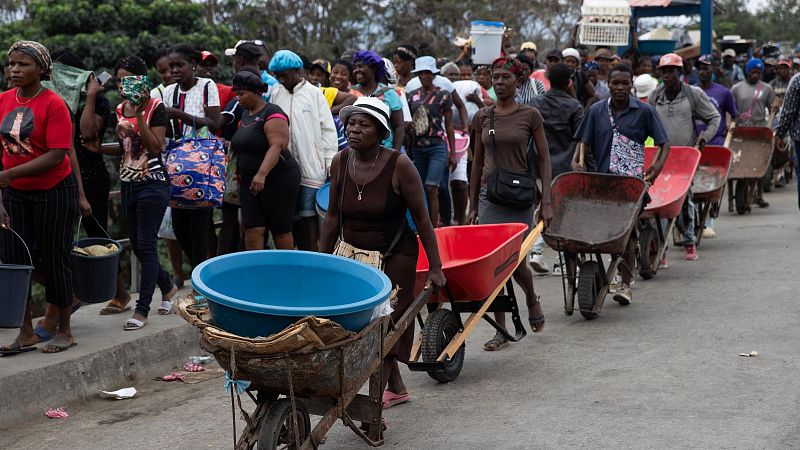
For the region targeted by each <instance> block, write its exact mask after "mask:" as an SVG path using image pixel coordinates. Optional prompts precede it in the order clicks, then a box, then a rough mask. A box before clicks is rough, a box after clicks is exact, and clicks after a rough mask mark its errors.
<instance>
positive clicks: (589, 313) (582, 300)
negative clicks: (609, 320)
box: [578, 261, 603, 320]
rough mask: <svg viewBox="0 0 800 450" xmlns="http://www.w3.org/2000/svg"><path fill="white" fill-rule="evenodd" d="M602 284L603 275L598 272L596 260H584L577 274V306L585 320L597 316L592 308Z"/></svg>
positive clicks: (598, 266)
mask: <svg viewBox="0 0 800 450" xmlns="http://www.w3.org/2000/svg"><path fill="white" fill-rule="evenodd" d="M602 284H603V276H602V275H601V274H600V265H599V264H597V261H584V262H583V263H582V264H581V267H580V273H579V274H578V307H580V311H581V315H582V316H583V318H584V319H586V320H593V319H596V318H597V316H598V314H597V313H596V312H593V310H594V303H595V300H596V297H597V294H598V293H599V292H600V286H601V285H602Z"/></svg>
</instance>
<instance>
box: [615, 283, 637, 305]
mask: <svg viewBox="0 0 800 450" xmlns="http://www.w3.org/2000/svg"><path fill="white" fill-rule="evenodd" d="M631 300H633V290H632V289H631V287H630V286H625V285H624V284H623V285H620V287H619V289H617V291H616V292H614V301H615V302H617V303H619V304H620V305H622V306H627V305H630V304H631Z"/></svg>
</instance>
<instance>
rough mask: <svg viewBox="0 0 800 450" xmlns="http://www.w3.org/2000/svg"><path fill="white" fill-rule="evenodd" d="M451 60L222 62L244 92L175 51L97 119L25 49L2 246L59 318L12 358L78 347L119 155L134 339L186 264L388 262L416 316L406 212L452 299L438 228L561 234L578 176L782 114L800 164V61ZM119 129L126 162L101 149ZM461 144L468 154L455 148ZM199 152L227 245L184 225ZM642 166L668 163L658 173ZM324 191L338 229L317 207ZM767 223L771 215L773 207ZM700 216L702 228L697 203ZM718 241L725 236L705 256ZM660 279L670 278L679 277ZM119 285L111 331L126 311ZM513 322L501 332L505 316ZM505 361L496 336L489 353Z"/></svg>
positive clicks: (650, 175)
mask: <svg viewBox="0 0 800 450" xmlns="http://www.w3.org/2000/svg"><path fill="white" fill-rule="evenodd" d="M512 50H513V49H512ZM454 54H458V56H457V57H455V58H454V59H453V60H450V59H448V58H446V57H443V56H445V55H436V54H435V52H434V51H433V50H432V49H431V48H430V47H428V46H426V45H420V46H417V45H412V44H404V45H400V46H398V47H397V48H395V49H393V51H392V52H390V54H385V55H383V56H382V55H380V54H378V53H376V52H374V51H371V50H353V51H348V52H346V53H345V54H343V55H340V56H339V57H338V59H334V60H333V61H332V62H331V61H330V60H328V59H324V58H313V59H312V58H311V57H310V56H312V55H303V54H302V52H294V51H291V50H279V51H276V52H275V53H272V51H271V50H270V49H269V47H268V46H267V45H266V44H265V43H264V42H262V41H259V40H243V41H239V42H238V43H236V45H235V46H233V47H231V48H229V49H227V50H226V51H225V56H226V57H228V58H230V63H231V64H232V67H233V70H234V72H235V75H234V76H233V79H232V83H231V84H230V85H227V84H225V83H222V82H221V80H219V79H218V77H217V69H218V68H219V65H220V64H221V58H220V56H219V55H215V54H214V53H211V52H209V51H205V50H203V49H196V48H194V47H192V46H190V45H187V44H177V45H175V46H173V47H170V48H165V49H160V50H158V51H156V52H155V53H153V54H152V55H138V56H137V55H131V56H129V57H127V58H124V59H122V60H121V61H119V63H118V64H117V66H116V67H115V69H114V73H113V74H112V77H113V80H114V83H109V84H105V85H103V84H101V83H100V82H99V81H98V80H97V78H96V77H94V75H91V76H89V78H88V81H87V82H86V85H85V89H83V94H82V95H83V96H84V98H83V101H81V102H80V105H81V106H80V107H79V108H70V106H69V105H68V104H67V103H65V101H64V99H62V97H60V96H59V94H58V93H57V92H54V91H53V90H51V89H48V88H46V87H45V86H44V85H43V84H42V83H43V82H45V81H46V80H48V79H50V77H51V76H52V74H53V70H54V65H53V63H54V62H58V63H60V64H62V65H66V66H71V67H74V68H78V69H84V70H86V67H85V65H84V63H83V61H82V60H81V57H80V55H76V54H74V53H73V52H71V51H69V50H66V49H64V50H59V51H56V52H53V53H52V54H51V53H50V52H49V51H48V49H46V48H45V47H44V46H42V45H41V44H39V43H37V42H32V41H20V42H17V43H15V44H14V45H13V46H12V47H11V48H10V50H9V51H8V64H7V66H6V79H7V81H8V83H9V89H8V90H7V91H5V92H4V93H2V94H0V140H1V141H2V146H3V152H2V168H3V170H2V171H0V192H1V193H2V204H0V226H2V227H4V228H12V229H13V230H15V231H17V232H18V233H20V235H21V236H22V239H23V240H24V241H25V242H26V243H27V244H28V245H29V246H30V247H31V248H33V249H35V253H36V255H37V257H36V258H35V266H36V268H37V269H38V270H37V272H39V276H40V278H39V279H41V280H42V282H43V284H44V285H45V291H46V300H47V303H48V306H47V310H46V313H45V316H44V318H43V319H42V320H41V321H40V322H39V323H38V324H36V326H34V324H33V323H32V321H31V317H30V307H28V309H27V314H26V318H25V322H24V325H23V326H22V328H21V329H20V333H19V336H18V338H17V339H16V340H15V342H13V343H11V344H9V345H5V346H3V347H2V348H0V352H2V353H4V354H12V353H19V352H23V351H27V350H30V349H32V348H34V346H35V345H36V344H38V343H47V344H46V346H45V347H43V351H45V352H48V353H54V352H60V351H64V350H67V349H68V348H70V347H71V346H73V345H75V343H76V340H75V338H74V337H73V335H72V331H71V328H70V315H71V313H72V312H74V311H75V310H76V309H77V308H78V307H79V306H80V304H81V303H80V299H78V298H74V295H73V288H72V285H73V283H72V272H71V270H70V263H69V258H70V256H69V255H70V250H71V246H72V238H71V237H72V235H73V230H74V226H75V221H76V219H77V217H78V216H79V215H82V216H84V217H88V216H92V217H93V218H94V219H95V220H91V221H90V220H87V221H85V223H87V225H86V231H87V233H88V234H89V235H90V236H102V235H103V233H104V229H105V228H106V227H107V225H108V201H109V191H110V189H111V185H112V183H111V176H112V175H111V174H110V173H109V171H108V170H107V168H106V164H105V160H104V158H105V157H106V155H108V156H109V157H112V156H113V157H115V158H118V162H117V164H118V167H119V170H118V173H117V174H116V175H114V176H118V177H119V182H120V185H121V194H122V195H121V197H122V211H123V213H124V215H125V220H126V225H127V232H128V235H129V236H130V241H131V248H132V250H133V252H134V253H135V255H136V256H137V258H138V260H139V262H140V263H141V279H140V280H139V286H138V292H139V297H138V300H137V301H136V304H135V308H134V310H133V312H132V314H131V316H130V317H129V318H127V319H126V321H125V323H124V325H123V328H124V329H125V330H129V331H134V330H138V329H141V328H142V327H144V326H145V325H146V324H147V321H148V316H149V314H150V308H151V303H152V299H153V297H154V296H155V295H156V292H155V291H156V288H158V291H159V293H160V303H159V304H158V308H157V313H158V314H169V313H170V312H171V311H172V309H173V301H174V300H175V295H176V293H177V290H178V288H180V287H181V286H183V283H184V278H185V274H184V273H183V269H182V265H183V257H184V255H185V256H186V257H187V259H188V262H189V264H190V266H191V267H193V268H194V267H196V266H197V265H199V264H201V263H202V262H203V261H205V260H207V259H208V258H210V257H212V256H214V255H219V254H225V253H230V252H235V251H241V250H260V249H265V248H278V249H295V248H297V249H300V250H307V251H321V252H328V253H336V254H353V253H354V252H356V253H357V250H363V251H364V252H366V253H369V252H377V254H379V258H378V260H377V261H378V263H376V266H377V267H379V268H381V269H383V270H384V271H385V272H386V273H387V274H388V275H389V277H390V279H391V280H392V282H393V283H394V284H395V285H397V286H399V287H400V290H399V295H398V304H397V305H396V306H395V313H394V314H397V315H398V316H399V315H400V314H402V312H403V311H404V308H405V307H407V306H408V304H410V303H411V301H412V300H413V299H412V297H411V295H412V292H413V285H414V273H415V266H416V259H417V252H418V245H417V238H416V236H415V234H414V232H412V228H411V225H412V224H411V222H410V221H409V218H408V217H409V216H407V213H406V212H407V211H409V212H410V218H411V219H412V220H413V225H414V227H415V229H416V232H417V233H418V235H419V238H420V241H421V243H422V245H423V247H424V248H425V250H426V253H427V257H428V261H429V264H430V271H429V275H428V278H429V283H431V284H433V285H436V286H442V285H443V284H444V283H445V279H444V275H443V273H442V270H441V261H440V258H439V255H438V250H437V246H436V239H435V235H434V228H436V227H442V226H450V225H466V224H474V223H481V224H492V223H511V222H520V223H525V224H529V225H532V224H534V222H535V221H538V220H543V221H544V222H545V223H547V222H548V221H549V219H550V218H551V216H552V212H551V208H550V205H549V199H550V195H549V189H550V183H551V180H552V179H553V178H555V177H556V176H558V175H560V174H563V173H565V172H569V171H572V170H590V171H595V172H600V173H611V174H617V175H628V176H635V177H639V178H643V179H645V180H646V181H652V180H654V179H655V178H656V177H657V176H658V174H659V171H660V170H661V168H662V166H663V164H664V161H665V159H666V157H667V154H668V153H669V147H670V145H680V146H694V147H698V148H700V149H702V148H703V146H704V145H705V144H707V143H708V144H714V145H721V144H722V143H723V142H724V139H725V136H726V130H727V127H728V122H727V121H728V120H733V121H735V122H736V123H737V124H740V125H753V126H767V125H771V123H770V121H771V120H773V118H774V116H775V113H777V112H778V108H779V107H780V105H781V102H782V100H783V97H784V96H785V97H786V99H787V105H786V107H785V110H786V111H785V112H784V113H783V114H781V116H780V119H779V123H777V126H776V128H775V132H776V135H777V136H778V137H779V138H780V139H779V141H780V145H781V146H785V142H784V141H783V138H784V137H787V135H791V137H792V138H793V139H794V141H795V142H800V139H799V138H800V120H799V119H798V114H800V92H798V91H799V90H800V82H798V81H797V79H798V78H797V77H794V78H792V77H793V75H794V74H795V73H797V71H798V69H800V60H798V59H794V60H792V59H789V58H784V57H781V56H779V55H767V54H765V55H762V58H757V57H753V58H751V59H749V60H748V61H747V62H746V64H744V66H743V67H742V66H740V65H739V63H738V62H737V59H736V58H737V55H736V53H735V52H733V51H732V50H725V51H724V52H722V53H721V54H719V53H713V54H708V55H701V56H699V57H697V58H693V59H684V58H682V57H681V56H679V55H677V54H674V53H670V54H666V55H639V54H636V53H635V52H629V53H626V54H625V55H623V56H622V57H620V56H617V55H615V54H613V53H612V51H611V49H609V48H603V47H598V48H596V49H594V52H593V53H591V54H590V53H589V51H588V49H586V48H583V47H580V48H565V49H563V50H558V49H555V50H551V51H549V52H547V53H546V55H545V57H544V58H543V59H542V61H541V62H540V58H539V54H538V49H537V46H536V44H535V43H533V42H525V43H522V45H521V46H520V47H519V49H518V51H509V50H508V49H507V50H506V51H504V54H503V55H502V56H500V57H499V58H497V59H496V60H494V61H493V62H492V63H491V64H486V65H478V64H474V63H473V61H471V60H470V51H469V48H468V46H467V47H465V48H463V49H461V51H460V53H459V52H457V51H456V52H454ZM313 56H314V57H316V56H319V55H313ZM148 64H149V65H148ZM151 74H157V78H158V81H156V80H155V79H154V77H152V76H151ZM112 85H115V86H116V89H117V90H118V91H119V94H120V97H121V98H122V101H121V102H120V103H119V104H118V105H116V106H115V107H113V106H112V105H110V103H109V100H108V98H107V97H106V95H105V94H104V89H112V87H111V86H112ZM107 129H109V130H113V135H114V138H115V139H113V140H114V141H116V142H114V143H113V144H103V141H104V136H105V134H106V130H107ZM464 136H469V138H470V141H471V144H470V146H469V151H461V150H463V149H460V148H458V142H463V137H464ZM189 137H193V138H196V137H201V138H208V139H217V140H219V141H220V142H224V146H225V149H226V153H227V163H226V164H227V167H226V169H227V170H226V171H227V174H226V177H225V178H226V186H225V193H224V197H223V199H222V202H221V206H218V208H217V209H219V210H220V211H221V214H220V215H221V217H222V224H221V227H220V228H219V231H217V227H216V225H215V224H214V220H213V216H214V208H213V207H196V208H186V207H181V206H180V204H176V203H175V202H174V200H175V199H174V198H171V197H172V195H173V194H172V185H173V184H174V182H173V183H171V177H170V164H171V162H170V161H169V158H168V157H167V156H166V155H167V153H166V150H165V149H167V148H170V145H171V144H172V143H175V142H181V141H182V140H183V139H185V138H189ZM457 137H460V138H462V139H461V140H460V139H459V138H457ZM106 140H108V139H106ZM645 145H652V146H656V147H658V152H657V156H656V158H655V160H654V163H653V164H652V165H651V166H650V167H649V168H648V169H647V170H645V167H644V147H645ZM579 155H580V156H579ZM583 155H585V159H584V157H583ZM508 177H516V180H523V181H524V183H523V186H525V189H523V191H524V192H523V191H520V190H519V189H517V190H514V188H508V189H504V188H503V187H502V186H501V185H503V183H504V182H505V180H507V179H508ZM537 180H538V185H540V186H541V187H540V188H538V187H537ZM327 182H329V183H330V199H329V205H328V209H327V217H326V220H325V221H324V223H323V224H322V225H321V221H320V220H319V219H318V217H317V203H316V198H317V193H318V191H319V189H320V188H322V187H323V186H324V185H325V183H327ZM757 204H758V206H760V207H767V206H768V203H767V202H766V201H765V200H764V199H763V197H761V196H760V195H759V197H758V199H757ZM170 205H172V206H170ZM684 207H685V208H687V211H689V212H691V211H692V208H693V207H694V205H693V204H692V202H691V195H689V196H687V200H686V204H685V205H684ZM688 217H689V218H691V220H693V218H694V215H693V214H689V215H688ZM682 229H683V230H685V231H684V235H683V236H681V238H680V241H681V243H682V245H683V247H684V252H685V253H684V255H685V259H686V260H689V261H694V260H697V259H698V258H699V256H698V254H697V250H696V246H695V242H696V240H697V236H694V231H693V230H694V226H692V224H687V226H685V227H683V228H682ZM714 235H715V231H714V229H713V221H712V220H711V219H709V223H708V224H707V228H706V229H705V231H704V237H706V238H713V237H714ZM159 238H160V239H164V240H166V242H167V248H168V250H169V253H170V261H171V267H170V268H169V269H171V270H167V268H164V267H162V266H161V263H160V261H159V256H158V251H157V244H158V240H159ZM543 247H544V242H543V241H542V240H541V238H540V239H539V240H538V242H537V243H536V245H535V247H534V249H533V253H532V254H531V255H530V258H529V262H530V267H531V268H533V270H534V271H535V272H537V273H548V272H551V273H554V274H558V273H560V272H561V270H562V269H561V262H560V261H558V260H557V261H555V262H554V263H553V266H552V268H551V267H550V265H549V264H547V262H546V261H545V259H544V256H543ZM0 250H1V252H0V259H2V261H3V262H6V263H19V264H22V263H25V260H26V256H25V252H24V248H23V247H22V246H21V244H20V243H19V242H18V241H16V240H14V239H13V237H12V236H11V235H10V234H9V233H0ZM348 252H349V253H348ZM634 253H635V243H634V242H633V240H631V243H630V245H629V246H628V251H627V253H626V255H625V258H626V261H627V262H628V264H625V265H623V270H622V272H621V280H620V283H619V286H618V287H617V289H616V291H615V293H614V299H615V300H616V301H618V302H619V303H621V304H629V303H630V302H631V301H632V291H631V284H632V278H633V274H632V271H631V270H629V269H630V268H633V267H634V265H635V263H634V261H633V258H634ZM661 264H662V266H667V264H668V262H667V261H666V258H665V259H664V260H662V261H661ZM626 266H627V268H629V269H628V270H625V267H626ZM514 278H515V280H516V281H517V283H518V284H519V285H520V286H521V287H522V289H523V291H524V293H525V298H526V304H527V306H528V311H529V312H528V314H529V315H528V319H529V323H530V325H531V327H532V329H533V330H534V331H535V332H540V331H542V330H543V328H544V323H545V318H544V314H543V313H542V309H541V306H540V304H539V297H538V296H537V295H536V293H535V290H534V277H533V273H532V272H531V270H530V268H529V267H528V265H526V264H523V265H520V267H519V268H518V269H517V270H516V271H515V273H514ZM119 280H120V282H119V286H118V287H117V295H116V296H115V298H113V299H111V300H110V302H109V303H108V304H107V305H105V307H104V308H103V309H102V310H101V312H100V314H103V315H110V314H120V313H123V312H124V311H127V310H129V309H130V305H129V303H130V302H131V296H130V295H129V294H128V291H127V287H126V286H124V285H123V283H122V281H121V280H122V277H119ZM497 321H498V323H500V324H501V325H503V324H504V323H505V320H504V317H503V315H502V314H497ZM408 333H410V334H408ZM408 333H407V335H406V336H404V338H403V339H401V341H400V342H399V343H398V346H397V347H396V348H395V351H394V352H393V353H392V355H391V357H390V358H387V367H386V370H385V371H384V373H385V374H386V376H387V380H386V382H388V386H389V388H388V389H387V391H386V394H385V395H384V403H385V406H392V405H394V404H398V403H403V402H405V401H408V399H409V398H410V394H409V393H408V390H407V389H406V387H405V386H404V384H403V381H402V378H401V377H400V372H399V369H398V366H397V362H398V361H400V362H405V361H407V360H408V357H409V353H410V350H411V346H412V341H413V327H411V329H410V330H409V332H408ZM506 343H507V341H506V338H505V337H504V336H503V335H502V334H501V333H498V334H497V335H496V336H494V337H493V338H492V339H491V340H490V341H488V342H486V344H485V349H486V350H489V351H492V350H496V349H498V348H500V347H501V346H503V345H505V344H506Z"/></svg>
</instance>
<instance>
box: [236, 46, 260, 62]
mask: <svg viewBox="0 0 800 450" xmlns="http://www.w3.org/2000/svg"><path fill="white" fill-rule="evenodd" d="M235 54H236V56H241V57H242V58H245V59H258V58H259V57H260V56H261V50H260V49H259V46H258V45H256V44H254V43H252V42H243V43H241V44H239V45H238V46H237V47H236V53H235Z"/></svg>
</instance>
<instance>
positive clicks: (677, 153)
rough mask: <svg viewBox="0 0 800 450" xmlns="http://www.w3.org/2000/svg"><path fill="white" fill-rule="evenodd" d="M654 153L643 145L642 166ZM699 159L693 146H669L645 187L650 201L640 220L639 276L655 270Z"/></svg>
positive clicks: (644, 275)
mask: <svg viewBox="0 0 800 450" xmlns="http://www.w3.org/2000/svg"><path fill="white" fill-rule="evenodd" d="M655 154H656V148H655V147H646V148H645V153H644V155H645V158H644V159H645V163H644V164H645V167H649V166H650V164H652V162H653V158H654V157H655ZM699 162H700V152H699V151H698V150H697V149H696V148H693V147H679V146H676V147H671V148H670V149H669V155H667V159H666V160H665V161H664V167H663V168H662V169H661V173H660V174H659V175H658V177H657V178H656V179H655V181H654V182H653V184H652V185H651V186H650V189H649V190H648V191H647V193H648V194H649V195H650V203H648V204H647V205H646V206H645V208H644V212H642V215H641V217H640V220H639V256H638V263H639V276H641V277H642V278H643V279H645V280H649V279H651V278H653V277H654V276H655V275H656V273H657V272H658V266H659V262H660V261H661V258H663V256H664V252H665V251H666V249H667V237H668V236H669V235H670V234H671V233H672V229H673V227H674V226H675V219H676V218H677V217H678V216H679V215H680V214H681V209H682V208H683V202H684V201H685V200H686V195H687V194H688V192H689V188H690V187H691V185H692V180H693V178H694V176H695V172H696V171H697V165H698V163H699Z"/></svg>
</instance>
